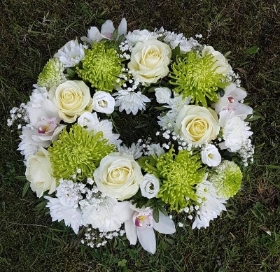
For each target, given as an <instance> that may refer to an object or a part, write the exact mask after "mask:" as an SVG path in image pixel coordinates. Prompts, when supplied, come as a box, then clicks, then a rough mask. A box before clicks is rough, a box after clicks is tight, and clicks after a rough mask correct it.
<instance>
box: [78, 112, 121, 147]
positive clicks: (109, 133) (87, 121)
mask: <svg viewBox="0 0 280 272" xmlns="http://www.w3.org/2000/svg"><path fill="white" fill-rule="evenodd" d="M78 124H79V125H80V126H82V127H86V129H87V130H89V131H91V130H93V131H94V132H95V133H97V132H99V131H102V132H103V137H104V138H105V139H108V142H109V143H110V144H114V145H116V146H118V145H120V144H121V142H122V141H121V140H120V139H119V137H120V135H119V134H115V133H113V124H112V122H110V121H109V120H107V119H106V120H101V121H100V120H99V119H98V117H97V114H96V112H94V113H90V112H85V113H83V114H82V115H81V116H80V117H79V118H78Z"/></svg>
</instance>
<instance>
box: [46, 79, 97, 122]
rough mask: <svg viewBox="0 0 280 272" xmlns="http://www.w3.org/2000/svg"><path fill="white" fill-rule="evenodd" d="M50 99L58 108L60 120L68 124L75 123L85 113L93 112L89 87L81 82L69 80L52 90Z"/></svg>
mask: <svg viewBox="0 0 280 272" xmlns="http://www.w3.org/2000/svg"><path fill="white" fill-rule="evenodd" d="M49 98H50V99H51V100H52V101H53V102H54V104H55V106H56V107H57V109H58V114H59V116H60V118H61V119H62V120H63V121H65V122H67V123H73V122H75V121H76V119H77V117H78V116H80V115H81V114H82V113H83V112H85V111H91V110H92V99H91V97H90V90H89V87H88V86H87V85H86V84H85V83H84V82H83V81H81V80H74V81H71V80H68V81H65V82H63V83H62V84H60V85H59V86H58V87H53V88H51V89H50V91H49Z"/></svg>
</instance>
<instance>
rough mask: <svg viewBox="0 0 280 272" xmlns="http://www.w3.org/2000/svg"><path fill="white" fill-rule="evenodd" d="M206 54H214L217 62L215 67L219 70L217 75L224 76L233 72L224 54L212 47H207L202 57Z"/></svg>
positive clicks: (216, 71)
mask: <svg viewBox="0 0 280 272" xmlns="http://www.w3.org/2000/svg"><path fill="white" fill-rule="evenodd" d="M206 53H207V54H212V55H213V56H214V58H215V60H216V62H215V65H214V67H216V68H217V69H216V70H215V73H218V74H223V75H227V74H228V73H229V71H230V70H231V66H230V65H229V63H228V61H227V59H226V58H225V56H224V55H223V54H222V53H220V52H219V51H216V50H215V49H214V48H213V47H212V46H205V47H204V48H203V50H202V55H204V54H206Z"/></svg>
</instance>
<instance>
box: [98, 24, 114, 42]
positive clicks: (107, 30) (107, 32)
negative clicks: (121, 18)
mask: <svg viewBox="0 0 280 272" xmlns="http://www.w3.org/2000/svg"><path fill="white" fill-rule="evenodd" d="M114 30H115V28H114V25H113V22H112V21H111V20H107V21H106V22H105V23H104V24H103V25H102V27H101V34H102V35H103V36H105V38H108V39H111V38H112V34H113V32H114Z"/></svg>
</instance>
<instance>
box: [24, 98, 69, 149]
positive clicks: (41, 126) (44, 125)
mask: <svg viewBox="0 0 280 272" xmlns="http://www.w3.org/2000/svg"><path fill="white" fill-rule="evenodd" d="M27 113H28V117H29V120H30V124H31V125H32V126H33V128H32V129H25V130H24V131H23V134H24V135H25V136H26V137H27V139H28V141H29V142H30V143H31V144H33V145H38V146H43V147H47V146H49V145H50V143H51V141H55V140H57V137H58V135H59V133H60V132H61V130H62V129H63V128H64V127H65V125H59V122H60V120H61V118H60V117H59V115H58V112H57V108H56V107H55V105H54V104H53V102H52V101H51V100H49V99H45V100H44V101H43V103H42V106H41V108H33V107H28V108H27Z"/></svg>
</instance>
